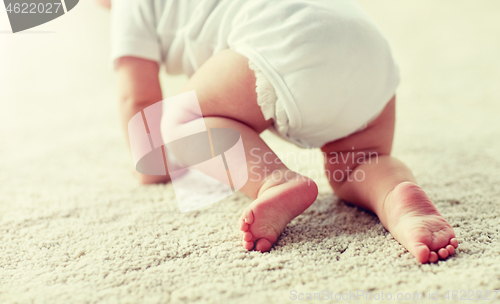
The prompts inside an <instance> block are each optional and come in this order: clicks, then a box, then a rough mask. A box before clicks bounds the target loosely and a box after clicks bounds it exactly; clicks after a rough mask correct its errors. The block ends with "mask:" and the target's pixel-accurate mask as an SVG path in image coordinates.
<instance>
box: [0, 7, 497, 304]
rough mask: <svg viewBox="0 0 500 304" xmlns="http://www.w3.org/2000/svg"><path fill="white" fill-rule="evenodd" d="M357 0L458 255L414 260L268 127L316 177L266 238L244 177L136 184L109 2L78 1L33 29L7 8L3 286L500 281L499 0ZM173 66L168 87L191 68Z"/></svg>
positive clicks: (58, 299) (325, 292)
mask: <svg viewBox="0 0 500 304" xmlns="http://www.w3.org/2000/svg"><path fill="white" fill-rule="evenodd" d="M360 3H361V4H362V5H363V6H364V7H365V8H366V10H367V11H368V12H369V13H370V14H371V15H372V16H373V18H374V19H375V20H376V21H377V23H378V24H379V25H380V27H381V28H382V29H383V31H384V32H385V33H386V35H387V37H388V38H389V40H390V41H391V43H392V45H393V48H394V52H395V55H396V57H397V59H398V61H399V63H400V66H401V70H402V79H403V80H402V83H401V86H400V87H399V89H398V92H397V95H398V103H397V115H398V120H397V131H396V138H395V146H394V154H395V155H396V156H398V157H399V158H400V159H402V160H403V161H404V162H406V163H407V164H408V165H409V166H410V168H411V169H412V170H413V171H414V173H415V175H416V177H417V179H418V181H419V183H420V184H421V186H422V187H423V188H424V189H425V190H426V191H427V192H428V193H429V195H430V197H431V198H432V199H433V201H434V202H435V203H436V205H437V207H438V208H439V210H440V211H441V212H442V214H443V215H444V216H445V217H446V218H447V219H448V220H449V222H450V223H451V224H452V226H453V227H454V229H455V232H456V234H457V237H458V239H459V242H460V246H459V249H458V250H457V252H456V253H455V254H454V256H453V257H451V258H450V259H448V260H447V261H441V262H439V263H437V264H433V265H420V264H418V263H417V262H416V261H415V260H414V259H413V258H412V257H411V255H410V254H409V253H408V252H407V251H406V250H405V249H404V248H403V247H402V246H401V245H399V244H398V243H397V241H395V240H394V239H393V238H392V237H391V235H390V234H389V233H388V232H387V231H386V230H385V229H384V228H383V227H382V225H381V224H380V223H379V221H378V220H377V218H376V217H375V216H373V215H372V214H369V213H367V212H365V211H363V210H360V209H357V208H355V207H353V206H351V205H348V204H346V203H344V202H342V201H339V200H338V199H337V198H336V197H335V196H334V195H333V193H332V192H331V190H330V189H329V187H328V186H327V185H326V183H325V181H324V180H323V179H322V178H321V176H320V175H319V174H318V172H320V170H321V166H320V161H319V160H318V158H317V156H318V155H317V151H305V150H300V149H298V148H296V147H293V146H291V145H289V144H287V143H284V142H282V141H280V140H278V139H276V138H274V137H273V136H271V135H270V134H265V135H264V137H265V139H266V140H267V141H268V142H269V144H270V145H271V147H272V148H273V149H275V150H276V151H279V152H281V153H282V154H283V156H284V158H285V162H286V163H287V164H288V165H289V166H290V167H292V168H295V169H297V170H299V171H300V172H302V173H304V174H308V175H310V176H311V177H313V178H315V179H317V180H318V183H319V185H320V195H319V197H318V199H317V201H316V202H315V203H314V204H313V205H312V206H311V207H310V208H309V209H308V210H307V211H306V212H305V213H304V214H302V215H301V216H299V217H298V218H296V219H295V220H294V221H292V223H290V224H289V226H288V227H287V228H286V230H285V231H284V233H283V235H282V237H281V238H280V239H279V241H278V243H277V244H276V246H275V247H274V248H273V250H272V251H271V252H269V253H266V254H260V253H255V252H246V251H245V250H244V249H243V248H241V246H240V239H239V237H238V233H237V230H236V221H237V219H238V216H239V214H240V213H241V211H242V210H243V209H244V208H245V206H246V205H248V204H249V203H250V200H249V199H248V198H246V197H244V196H243V195H235V196H231V197H229V198H228V199H226V200H224V201H222V202H219V203H217V204H215V205H212V206H211V207H210V208H208V209H205V210H198V211H194V212H190V213H183V214H181V213H180V212H179V211H178V206H177V203H176V200H175V195H174V192H173V188H172V186H171V185H153V186H140V185H138V183H137V182H136V180H135V179H134V178H133V175H132V172H131V170H130V163H131V160H130V158H129V155H128V152H127V146H126V144H125V140H124V136H123V134H121V129H120V127H119V122H118V115H117V111H116V109H117V105H116V92H115V78H114V75H113V73H112V68H111V66H110V63H109V61H108V56H109V34H108V26H109V15H108V13H107V12H106V11H104V10H102V9H100V8H98V7H97V6H96V5H94V3H93V2H91V1H80V4H79V5H78V6H77V7H76V8H75V9H73V10H72V11H71V12H69V13H68V14H67V15H64V16H62V17H60V18H58V19H56V20H54V21H52V22H50V23H47V24H44V25H42V26H40V27H37V28H36V29H33V30H30V31H28V32H25V33H20V34H11V33H9V31H10V26H9V23H8V20H7V16H6V14H5V13H4V12H0V105H1V111H0V139H1V145H0V157H1V159H2V162H0V282H1V283H0V302H1V303H68V302H70V301H71V303H96V302H100V303H183V302H189V303H193V302H198V303H255V302H256V303H288V302H293V300H294V299H299V298H302V297H304V298H305V297H307V293H311V294H310V295H311V296H313V297H314V293H317V295H316V297H319V296H321V297H323V299H326V298H328V299H331V298H332V297H333V298H334V299H335V297H337V299H339V297H342V296H343V297H344V298H345V297H347V296H348V295H349V292H351V295H352V294H354V293H356V294H357V295H360V298H359V302H361V303H363V302H371V301H370V300H369V299H370V298H369V297H368V296H367V295H366V293H367V292H368V293H371V297H373V298H374V299H376V298H377V297H378V298H380V297H381V296H382V297H386V298H385V299H387V297H388V294H391V298H392V299H395V298H399V299H402V297H406V299H407V300H408V301H406V302H411V301H412V300H416V299H418V297H419V295H418V293H421V297H423V298H429V297H435V294H436V292H438V295H439V299H440V300H441V301H444V300H445V299H444V298H443V297H444V296H445V295H446V291H450V293H449V296H451V295H452V292H453V290H457V291H460V290H464V292H463V293H459V295H460V296H464V297H465V294H466V297H467V298H469V297H470V296H471V295H472V296H474V297H475V296H478V293H477V292H476V291H477V290H481V291H485V290H493V289H496V290H499V289H500V242H499V238H500V231H499V227H500V186H499V185H500V174H499V170H500V157H499V155H500V142H499V138H500V128H499V126H500V120H499V116H500V86H499V85H498V82H499V79H500V60H498V54H500V39H499V38H498V37H500V19H499V18H498V15H499V13H500V2H498V1H495V0H484V1H481V5H480V6H479V5H477V3H476V2H472V1H466V0H454V1H452V0H441V1H431V0H421V1H418V2H417V1H395V0H379V1H370V0H362V1H360ZM163 81H164V84H165V95H166V96H172V95H175V94H176V92H177V90H178V89H179V86H180V85H181V84H182V83H183V82H184V81H185V78H182V77H176V78H173V77H164V79H163ZM294 153H298V154H304V155H305V156H307V157H310V159H311V161H310V164H308V165H304V164H302V165H300V164H298V163H297V162H296V161H295V160H294V158H293V157H290V155H297V154H294ZM358 290H359V291H360V292H359V293H358ZM469 290H473V292H472V293H471V292H469ZM382 293H383V295H382ZM493 295H494V293H492V294H491V295H490V296H489V298H490V299H491V298H493ZM415 297H417V298H415ZM317 299H318V298H317ZM446 302H447V301H446Z"/></svg>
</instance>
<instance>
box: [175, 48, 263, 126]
mask: <svg viewBox="0 0 500 304" xmlns="http://www.w3.org/2000/svg"><path fill="white" fill-rule="evenodd" d="M255 89H256V87H255V74H254V72H253V71H252V70H251V69H250V68H249V67H248V59H247V58H246V57H245V56H243V55H241V54H239V53H236V52H234V51H232V50H222V51H220V52H218V53H217V54H216V55H214V56H212V57H211V58H210V59H208V60H207V61H206V62H205V63H204V64H203V65H202V66H201V67H200V68H199V69H198V70H197V71H196V73H195V74H194V75H193V76H192V77H191V78H190V79H189V81H188V83H187V84H186V85H185V86H184V88H183V89H182V91H183V92H187V91H192V90H195V91H196V95H197V97H198V101H199V103H200V107H201V112H202V114H203V116H205V117H213V116H217V117H225V118H230V119H233V120H237V121H239V122H242V123H244V124H246V125H248V126H249V127H251V128H252V129H254V130H255V131H257V132H259V133H260V132H262V131H264V130H265V129H267V128H268V127H269V126H271V124H272V120H267V121H266V120H265V118H264V116H263V114H262V111H261V109H260V106H259V105H258V104H257V93H256V92H255Z"/></svg>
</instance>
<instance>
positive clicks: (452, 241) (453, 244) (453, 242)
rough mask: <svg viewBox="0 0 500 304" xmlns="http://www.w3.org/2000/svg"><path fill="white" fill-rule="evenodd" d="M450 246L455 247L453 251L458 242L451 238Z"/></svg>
mask: <svg viewBox="0 0 500 304" xmlns="http://www.w3.org/2000/svg"><path fill="white" fill-rule="evenodd" d="M450 244H451V246H453V247H455V249H456V248H457V247H458V240H457V239H456V238H452V239H451V240H450Z"/></svg>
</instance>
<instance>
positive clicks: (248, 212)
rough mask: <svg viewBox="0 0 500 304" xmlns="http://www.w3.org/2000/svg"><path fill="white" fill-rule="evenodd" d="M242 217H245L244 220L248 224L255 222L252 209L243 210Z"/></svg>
mask: <svg viewBox="0 0 500 304" xmlns="http://www.w3.org/2000/svg"><path fill="white" fill-rule="evenodd" d="M241 218H242V219H243V222H245V223H247V224H248V225H251V224H252V223H253V218H254V217H253V211H252V209H246V210H245V211H243V214H242V215H241Z"/></svg>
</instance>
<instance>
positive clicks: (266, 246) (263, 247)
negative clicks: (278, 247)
mask: <svg viewBox="0 0 500 304" xmlns="http://www.w3.org/2000/svg"><path fill="white" fill-rule="evenodd" d="M272 246H273V244H272V243H271V242H269V241H268V240H267V239H264V238H262V239H259V240H258V241H257V243H255V250H257V251H260V252H267V251H269V250H271V247H272Z"/></svg>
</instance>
